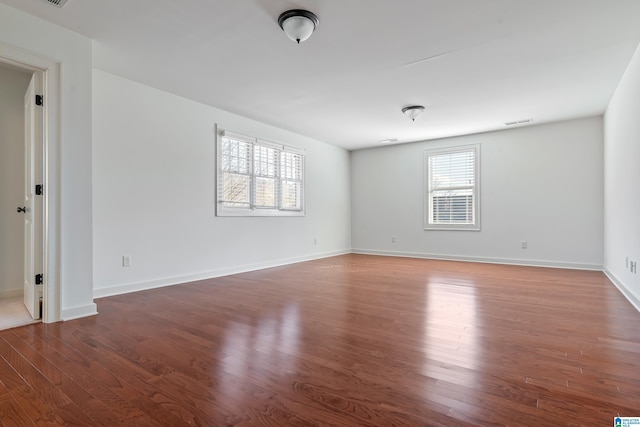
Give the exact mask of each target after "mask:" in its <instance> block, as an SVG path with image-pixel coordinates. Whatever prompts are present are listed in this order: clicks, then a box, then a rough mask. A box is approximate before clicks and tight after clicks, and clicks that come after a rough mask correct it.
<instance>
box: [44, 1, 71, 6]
mask: <svg viewBox="0 0 640 427" xmlns="http://www.w3.org/2000/svg"><path fill="white" fill-rule="evenodd" d="M67 1H69V0H46V2H47V3H49V4H51V5H53V6H55V7H62V6H64V4H65V3H66V2H67Z"/></svg>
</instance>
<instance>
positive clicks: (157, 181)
mask: <svg viewBox="0 0 640 427" xmlns="http://www.w3.org/2000/svg"><path fill="white" fill-rule="evenodd" d="M93 96H94V98H93V143H94V147H93V212H94V222H93V226H94V227H93V230H94V251H93V253H94V282H95V295H96V296H105V295H111V294H116V293H122V292H128V291H132V290H137V289H144V288H150V287H155V286H163V285H168V284H172V283H179V282H183V281H187V280H193V279H198V278H205V277H214V276H218V275H222V274H225V273H232V272H236V271H243V270H249V269H255V268H261V267H268V266H272V265H278V264H283V263H290V262H294V261H300V260H305V259H310V258H316V257H321V256H327V255H334V254H339V253H345V252H349V251H350V247H351V243H350V202H349V197H350V194H349V188H350V185H349V179H350V178H349V157H350V155H349V152H348V151H346V150H343V149H340V148H337V147H334V146H330V145H327V144H324V143H321V142H317V141H314V140H311V139H309V138H306V137H303V136H299V135H296V134H293V133H290V132H286V131H283V130H280V129H277V128H274V127H272V126H268V125H265V124H261V123H258V122H256V121H252V120H249V119H246V118H243V117H240V116H237V115H233V114H230V113H226V112H224V111H221V110H218V109H215V108H212V107H209V106H206V105H203V104H200V103H197V102H194V101H191V100H187V99H184V98H181V97H178V96H175V95H172V94H169V93H166V92H163V91H160V90H156V89H153V88H150V87H148V86H144V85H141V84H139V83H135V82H132V81H129V80H126V79H123V78H120V77H117V76H115V75H112V74H108V73H106V72H103V71H99V70H94V73H93ZM215 123H218V124H219V125H220V126H221V127H224V128H226V129H229V130H233V131H236V132H241V133H245V134H248V135H253V136H257V137H261V138H265V139H268V140H273V141H278V142H282V143H284V144H287V145H292V146H297V147H301V148H304V149H305V150H306V216H305V217H287V218H282V217H281V218H277V217H275V218H274V217H267V218H265V217H260V218H255V217H253V218H233V217H216V216H215V203H214V202H215V188H214V183H215V163H216V159H215V134H214V124H215ZM314 238H316V239H317V242H318V243H317V245H314V243H313V239H314ZM123 255H129V256H131V260H132V265H131V266H130V267H123V266H122V256H123Z"/></svg>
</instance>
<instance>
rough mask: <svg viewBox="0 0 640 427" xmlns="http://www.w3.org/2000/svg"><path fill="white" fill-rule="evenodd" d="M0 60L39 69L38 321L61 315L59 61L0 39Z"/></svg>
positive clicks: (30, 68)
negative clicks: (41, 101) (40, 283)
mask: <svg viewBox="0 0 640 427" xmlns="http://www.w3.org/2000/svg"><path fill="white" fill-rule="evenodd" d="M0 61H2V62H5V63H9V64H12V65H14V66H17V67H20V68H22V69H24V70H25V71H29V72H33V73H39V74H40V78H41V82H42V95H43V97H44V105H43V107H42V108H43V109H44V110H43V123H42V133H41V138H42V144H41V147H42V148H41V150H42V153H41V154H42V165H41V167H42V181H43V182H42V184H43V188H44V192H43V193H44V194H43V196H42V197H43V200H42V210H43V212H42V242H40V243H41V244H42V270H43V271H42V273H43V286H42V296H43V304H42V322H44V323H53V322H58V321H60V320H62V319H61V284H60V166H59V165H60V145H59V144H60V138H59V134H60V63H58V62H55V61H53V60H51V59H49V58H46V57H44V56H41V55H38V54H35V53H31V52H28V51H26V50H24V49H20V48H17V47H14V46H11V45H8V44H5V43H1V42H0Z"/></svg>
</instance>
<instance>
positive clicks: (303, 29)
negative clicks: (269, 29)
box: [278, 9, 320, 44]
mask: <svg viewBox="0 0 640 427" xmlns="http://www.w3.org/2000/svg"><path fill="white" fill-rule="evenodd" d="M318 24H320V21H319V20H318V17H317V16H316V15H314V14H313V13H311V12H309V11H308V10H302V9H292V10H287V11H286V12H283V13H282V14H281V15H280V17H279V18H278V25H280V28H282V30H283V31H284V33H285V34H286V35H287V37H289V38H290V39H291V40H293V41H294V42H298V44H300V42H303V41H305V40H306V39H308V38H309V37H311V33H313V30H315V29H316V27H317V26H318Z"/></svg>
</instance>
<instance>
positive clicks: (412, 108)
mask: <svg viewBox="0 0 640 427" xmlns="http://www.w3.org/2000/svg"><path fill="white" fill-rule="evenodd" d="M423 112H424V107H423V106H422V105H409V106H408V107H404V108H403V109H402V114H404V115H405V116H407V117H409V118H410V119H411V121H412V122H415V121H416V119H417V118H418V116H420V114H422V113H423Z"/></svg>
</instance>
